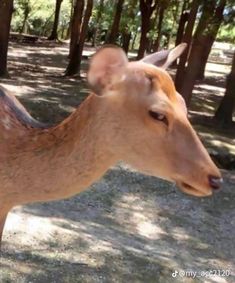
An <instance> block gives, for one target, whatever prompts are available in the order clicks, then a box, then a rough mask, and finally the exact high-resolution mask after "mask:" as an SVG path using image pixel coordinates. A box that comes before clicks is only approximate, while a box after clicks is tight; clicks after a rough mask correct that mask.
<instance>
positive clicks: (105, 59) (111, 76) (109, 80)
mask: <svg viewBox="0 0 235 283" xmlns="http://www.w3.org/2000/svg"><path fill="white" fill-rule="evenodd" d="M127 63H128V59H127V57H126V54H125V53H124V51H123V50H122V49H121V48H119V47H116V46H112V47H110V46H104V47H102V48H101V49H100V50H98V51H97V52H96V54H95V55H94V56H93V57H92V59H91V62H90V67H89V70H88V83H89V84H90V86H91V88H92V90H93V91H94V92H95V93H96V94H97V95H102V94H103V93H104V91H105V90H108V89H110V88H111V87H112V85H113V84H114V83H117V82H118V81H121V80H122V78H123V75H124V70H125V68H126V66H127Z"/></svg>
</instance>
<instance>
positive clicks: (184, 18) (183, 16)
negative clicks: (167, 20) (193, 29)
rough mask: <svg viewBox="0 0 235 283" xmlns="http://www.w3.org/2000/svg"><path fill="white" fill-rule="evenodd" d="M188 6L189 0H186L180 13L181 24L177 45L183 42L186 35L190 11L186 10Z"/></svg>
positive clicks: (177, 35)
mask: <svg viewBox="0 0 235 283" xmlns="http://www.w3.org/2000/svg"><path fill="white" fill-rule="evenodd" d="M187 6H188V0H184V3H183V6H182V11H181V15H180V20H179V26H178V30H177V34H176V40H175V46H177V45H179V44H180V43H181V42H182V39H183V36H184V29H185V24H186V22H187V21H188V18H189V11H188V10H186V8H187Z"/></svg>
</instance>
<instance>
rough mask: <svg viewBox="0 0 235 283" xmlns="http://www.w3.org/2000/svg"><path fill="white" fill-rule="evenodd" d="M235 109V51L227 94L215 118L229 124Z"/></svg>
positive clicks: (228, 78) (228, 77) (228, 79)
mask: <svg viewBox="0 0 235 283" xmlns="http://www.w3.org/2000/svg"><path fill="white" fill-rule="evenodd" d="M234 109H235V53H234V55H233V62H232V69H231V72H230V74H229V75H228V76H227V81H226V91H225V95H224V97H223V98H222V100H221V103H220V105H219V107H218V109H217V111H216V112H215V119H216V120H218V121H219V123H221V124H222V125H224V124H229V123H231V122H232V120H233V111H234Z"/></svg>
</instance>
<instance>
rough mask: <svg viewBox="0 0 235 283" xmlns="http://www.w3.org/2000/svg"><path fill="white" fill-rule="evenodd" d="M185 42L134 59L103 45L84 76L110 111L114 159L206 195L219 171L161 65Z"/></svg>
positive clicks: (178, 52)
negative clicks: (132, 60) (130, 59)
mask: <svg viewBox="0 0 235 283" xmlns="http://www.w3.org/2000/svg"><path fill="white" fill-rule="evenodd" d="M185 47H186V44H180V45H179V46H177V47H176V48H174V49H172V50H168V51H161V52H157V53H155V54H152V55H149V56H147V57H145V58H144V59H143V60H141V61H137V62H128V59H127V57H126V55H125V53H124V52H123V51H122V50H121V49H120V48H117V47H110V46H109V47H105V48H102V49H100V50H99V51H98V52H97V53H96V54H95V55H94V56H93V58H92V60H91V64H90V69H89V72H88V82H89V84H90V86H91V88H92V90H93V91H94V93H95V94H96V95H97V96H99V99H100V100H101V101H102V104H103V105H105V109H106V110H105V111H106V113H107V115H108V116H109V117H111V118H110V120H109V121H110V127H109V131H110V132H112V131H113V132H114V134H113V140H112V148H113V151H115V154H116V155H117V157H118V159H120V160H123V161H125V162H127V163H128V164H130V165H131V166H133V167H135V168H136V169H137V170H139V171H141V172H143V173H146V174H149V175H152V176H157V177H160V178H163V179H167V180H170V181H173V182H176V183H177V185H178V187H179V188H180V189H181V190H182V191H183V192H186V193H188V194H191V195H194V196H208V195H211V194H212V192H213V190H217V189H218V188H219V187H220V184H221V182H222V179H221V174H220V172H219V170H218V168H217V167H216V166H215V164H214V163H213V161H212V160H211V158H210V156H209V154H208V153H207V151H206V149H205V147H204V146H203V145H202V143H201V141H200V140H199V138H198V136H197V134H196V133H195V131H194V130H193V128H192V126H191V124H190V122H189V120H188V118H187V109H186V106H185V103H184V99H183V98H182V97H181V95H180V94H178V93H177V92H176V90H175V87H174V83H173V81H172V79H171V77H170V76H169V75H168V73H167V72H166V71H165V69H166V68H167V67H168V66H169V65H170V64H171V63H172V62H173V61H174V60H175V59H176V58H177V57H179V56H180V55H181V53H182V52H183V50H184V49H185ZM107 119H108V118H107Z"/></svg>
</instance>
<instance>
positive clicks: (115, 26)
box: [107, 0, 124, 43]
mask: <svg viewBox="0 0 235 283" xmlns="http://www.w3.org/2000/svg"><path fill="white" fill-rule="evenodd" d="M123 3H124V0H118V2H117V6H116V10H115V16H114V20H113V23H112V27H111V31H110V34H109V36H108V41H107V43H115V42H116V39H117V37H118V31H119V24H120V20H121V15H122V8H123Z"/></svg>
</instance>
